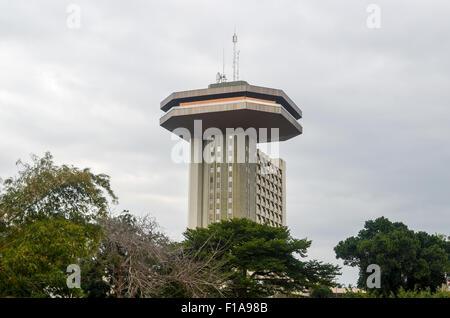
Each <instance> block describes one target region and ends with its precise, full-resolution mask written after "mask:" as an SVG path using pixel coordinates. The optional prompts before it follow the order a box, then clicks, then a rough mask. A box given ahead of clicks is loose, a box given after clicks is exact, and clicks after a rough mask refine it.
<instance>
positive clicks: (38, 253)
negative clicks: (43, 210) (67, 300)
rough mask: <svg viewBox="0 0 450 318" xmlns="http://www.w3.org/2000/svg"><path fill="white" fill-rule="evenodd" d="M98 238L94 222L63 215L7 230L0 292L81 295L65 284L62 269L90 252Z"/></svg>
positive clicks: (10, 294) (0, 261) (0, 276)
mask: <svg viewBox="0 0 450 318" xmlns="http://www.w3.org/2000/svg"><path fill="white" fill-rule="evenodd" d="M98 239H99V236H98V228H97V226H95V225H84V226H82V225H78V224H74V223H73V222H70V221H67V220H64V219H41V220H38V221H35V222H32V223H29V224H27V225H25V226H23V227H21V228H18V229H17V230H16V231H13V232H11V233H10V235H8V237H7V240H8V242H7V244H5V245H4V246H3V248H2V257H0V296H2V297H5V296H14V297H49V296H60V297H72V296H81V295H82V292H81V290H80V289H77V288H74V289H69V288H68V287H67V284H66V279H67V276H68V274H67V273H66V270H67V267H68V265H70V264H78V263H79V261H80V259H81V258H85V257H89V256H90V255H92V254H93V253H94V251H95V250H96V249H97V248H98Z"/></svg>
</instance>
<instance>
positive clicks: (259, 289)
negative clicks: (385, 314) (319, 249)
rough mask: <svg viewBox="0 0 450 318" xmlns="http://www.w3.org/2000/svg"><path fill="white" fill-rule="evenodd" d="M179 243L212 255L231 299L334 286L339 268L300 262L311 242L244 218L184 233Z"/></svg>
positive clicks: (200, 253) (199, 254)
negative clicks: (221, 272)
mask: <svg viewBox="0 0 450 318" xmlns="http://www.w3.org/2000/svg"><path fill="white" fill-rule="evenodd" d="M184 236H185V241H184V242H183V245H184V246H185V247H186V248H187V249H188V250H191V251H199V250H201V252H199V253H198V254H197V257H199V258H206V257H209V256H210V255H211V254H212V253H215V254H216V257H215V258H216V259H217V260H220V261H222V262H223V263H224V265H223V269H224V270H225V271H226V272H227V275H228V281H227V283H226V284H225V285H224V290H223V291H224V293H226V295H227V296H230V297H264V296H272V295H276V294H289V293H293V292H302V291H305V290H306V289H307V288H309V287H311V286H314V285H316V284H322V285H325V286H330V285H332V284H333V283H332V281H333V278H334V277H335V276H336V275H338V271H339V268H338V267H337V266H333V265H331V264H322V263H321V262H318V261H315V260H311V261H305V262H302V261H300V260H299V259H298V258H297V257H296V255H298V256H299V257H306V252H307V249H308V247H309V246H310V245H311V241H308V240H306V239H302V240H298V239H294V238H292V237H291V235H290V233H289V230H288V229H287V228H286V227H280V228H275V227H270V226H268V225H265V224H258V223H256V222H253V221H250V220H248V219H232V220H230V221H222V222H220V223H214V224H211V225H210V226H209V227H208V228H197V229H195V230H194V229H188V230H187V231H186V232H185V233H184Z"/></svg>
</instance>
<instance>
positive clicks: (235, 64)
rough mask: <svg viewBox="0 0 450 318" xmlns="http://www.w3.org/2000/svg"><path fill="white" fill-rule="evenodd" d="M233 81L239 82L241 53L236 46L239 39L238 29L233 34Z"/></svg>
mask: <svg viewBox="0 0 450 318" xmlns="http://www.w3.org/2000/svg"><path fill="white" fill-rule="evenodd" d="M232 41H233V81H237V80H239V51H236V44H237V41H238V37H237V34H236V29H235V30H234V34H233V39H232Z"/></svg>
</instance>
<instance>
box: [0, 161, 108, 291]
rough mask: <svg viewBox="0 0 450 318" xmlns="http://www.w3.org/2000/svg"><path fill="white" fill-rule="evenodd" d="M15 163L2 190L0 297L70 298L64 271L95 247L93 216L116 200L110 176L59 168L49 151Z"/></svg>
mask: <svg viewBox="0 0 450 318" xmlns="http://www.w3.org/2000/svg"><path fill="white" fill-rule="evenodd" d="M17 165H18V167H19V172H18V175H17V176H15V177H11V178H8V179H6V180H5V181H3V182H2V189H1V191H0V255H1V257H0V296H23V297H40V296H73V295H74V291H73V290H72V291H70V292H68V291H67V290H66V289H64V287H63V286H65V284H66V278H67V273H65V270H66V268H67V266H68V265H69V264H72V263H76V262H77V261H79V260H80V259H81V258H85V257H88V256H89V255H91V254H93V253H94V251H95V246H98V241H99V238H100V236H101V229H100V227H99V226H98V225H96V223H95V222H96V218H98V217H100V216H105V215H106V214H107V211H108V206H109V201H110V200H111V201H112V202H114V203H115V202H116V201H117V197H116V196H115V194H114V192H113V191H112V190H111V187H110V181H109V177H108V176H107V175H104V174H98V175H96V174H93V173H92V172H91V171H90V170H89V169H83V170H81V169H78V168H75V167H72V166H67V165H62V166H57V165H55V164H54V162H53V158H52V156H51V154H50V153H46V154H45V155H44V157H42V158H39V157H37V156H32V163H31V164H28V163H22V162H21V161H18V163H17ZM58 293H60V294H58Z"/></svg>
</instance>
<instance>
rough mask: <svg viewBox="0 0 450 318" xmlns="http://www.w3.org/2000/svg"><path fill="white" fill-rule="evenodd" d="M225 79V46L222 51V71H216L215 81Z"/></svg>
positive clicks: (218, 81)
mask: <svg viewBox="0 0 450 318" xmlns="http://www.w3.org/2000/svg"><path fill="white" fill-rule="evenodd" d="M226 81H227V76H226V75H225V48H224V49H223V51H222V73H220V72H217V75H216V82H217V83H225V82H226Z"/></svg>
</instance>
